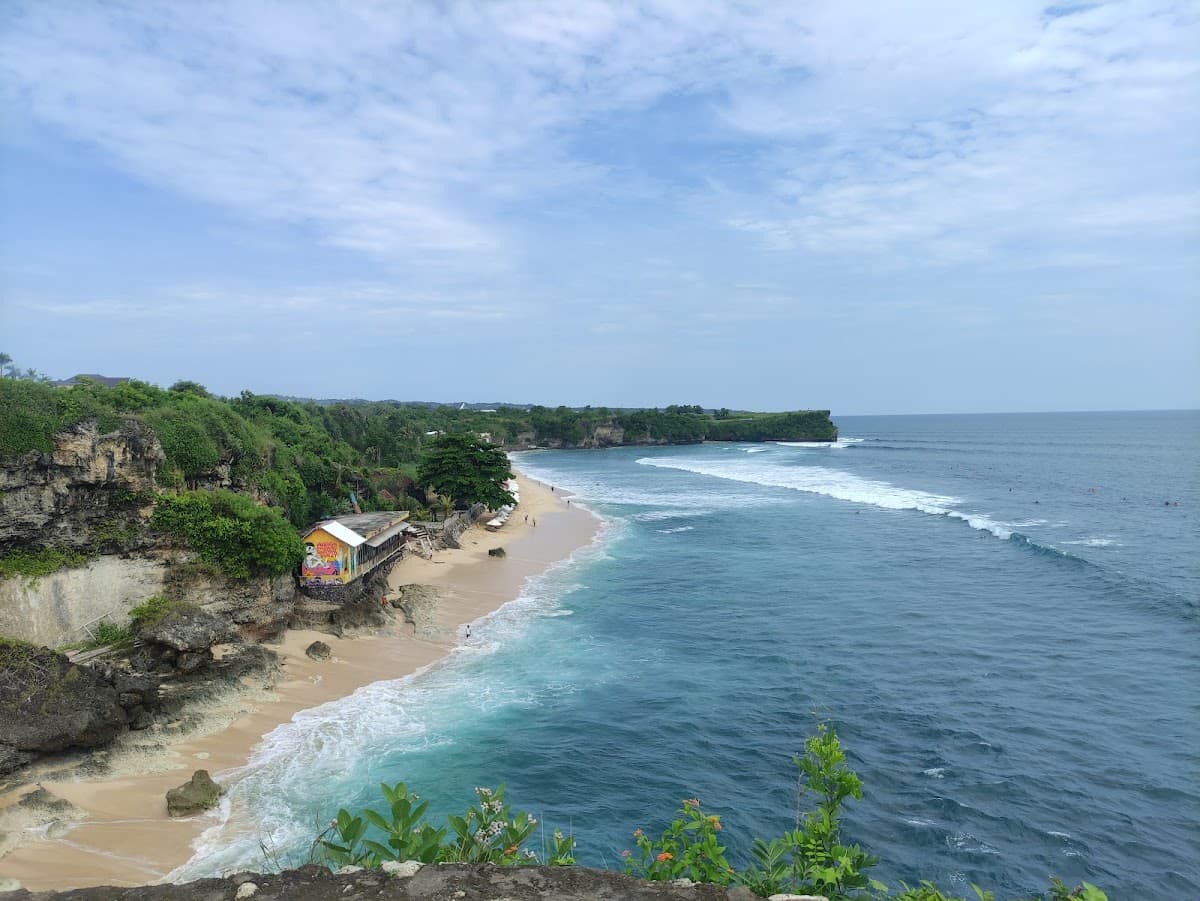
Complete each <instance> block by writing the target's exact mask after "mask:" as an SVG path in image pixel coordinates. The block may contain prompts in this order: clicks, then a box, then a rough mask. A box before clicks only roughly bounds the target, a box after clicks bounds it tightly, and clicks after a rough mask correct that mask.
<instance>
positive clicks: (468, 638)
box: [467, 623, 471, 641]
mask: <svg viewBox="0 0 1200 901" xmlns="http://www.w3.org/2000/svg"><path fill="white" fill-rule="evenodd" d="M470 640H471V624H470V623H467V641H470Z"/></svg>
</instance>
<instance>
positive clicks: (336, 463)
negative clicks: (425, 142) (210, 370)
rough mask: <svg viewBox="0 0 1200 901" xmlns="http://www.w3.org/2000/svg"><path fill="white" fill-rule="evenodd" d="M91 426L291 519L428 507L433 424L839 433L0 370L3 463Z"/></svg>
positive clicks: (736, 415) (775, 416)
mask: <svg viewBox="0 0 1200 901" xmlns="http://www.w3.org/2000/svg"><path fill="white" fill-rule="evenodd" d="M86 422H94V423H95V428H96V431H97V432H98V433H99V434H107V433H111V432H115V431H117V430H119V429H122V428H124V429H126V430H129V429H132V430H133V432H131V434H133V433H136V434H144V435H147V436H152V438H156V439H157V441H158V443H159V444H161V447H162V454H163V459H162V460H161V461H160V462H159V463H158V465H157V466H156V471H155V474H154V478H155V481H156V483H157V487H159V488H168V489H169V488H179V489H220V488H227V489H232V490H234V491H239V492H247V493H250V494H252V495H254V496H255V498H256V499H257V500H258V501H260V502H262V503H266V504H267V505H269V506H271V507H274V508H277V509H278V510H280V511H281V512H282V513H283V514H284V515H285V516H286V517H287V518H288V519H289V520H290V521H291V522H292V524H293V525H296V526H304V525H306V524H308V523H311V522H313V521H314V520H316V519H319V518H321V517H324V516H328V515H332V514H335V513H338V512H342V511H344V510H345V509H347V508H348V505H349V503H350V501H349V496H350V492H351V491H354V492H355V496H356V498H357V500H358V501H359V503H360V504H362V505H363V507H364V509H409V510H412V511H413V512H414V513H421V512H423V508H424V506H425V505H426V504H427V503H429V500H428V499H427V497H426V495H425V493H424V492H423V491H422V486H419V485H417V484H416V482H415V477H416V474H417V463H418V461H419V460H420V459H421V457H422V454H423V450H424V448H425V446H426V445H428V444H429V442H430V441H431V440H432V439H433V437H435V436H436V435H438V434H439V433H447V432H475V433H478V434H480V435H482V436H483V437H484V438H485V439H486V440H488V441H490V442H493V443H495V444H498V445H501V446H502V447H504V448H505V449H507V450H521V449H528V448H533V447H549V448H595V447H616V446H623V445H656V444H688V443H696V442H701V441H768V440H784V441H829V440H833V439H835V438H836V437H837V428H836V427H835V426H834V425H833V423H832V422H831V421H830V419H829V412H828V411H827V410H806V411H797V412H789V413H754V412H743V411H732V410H727V409H720V410H706V409H704V408H702V407H699V406H668V407H666V408H662V409H613V408H607V407H582V408H571V407H563V406H560V407H556V408H548V407H543V406H537V405H530V406H521V405H497V406H495V407H489V408H486V409H480V408H479V406H478V405H474V406H472V407H468V406H466V405H460V404H430V403H400V402H395V401H313V400H297V399H284V398H280V397H275V396H269V395H258V394H253V393H251V392H249V391H243V392H242V393H241V394H240V395H239V396H237V397H229V398H225V397H217V396H214V395H212V394H211V393H210V392H208V391H207V390H206V389H205V388H204V387H203V386H202V385H199V384H197V383H195V382H190V381H183V382H177V383H176V384H174V385H172V386H171V387H170V388H167V389H163V388H159V387H157V386H155V385H151V384H148V383H146V382H141V381H137V380H129V381H124V382H121V383H119V384H115V385H112V386H106V385H103V384H101V383H99V382H96V381H91V380H87V379H83V380H80V381H79V382H78V383H77V384H75V385H72V386H69V387H62V386H58V387H56V386H52V385H50V384H47V383H45V382H43V381H38V380H35V379H28V378H10V377H5V378H0V460H8V461H13V460H14V458H17V457H20V456H22V455H25V454H28V453H30V452H38V453H41V454H49V453H51V452H52V451H53V449H54V447H55V442H54V436H55V435H57V434H59V433H61V432H62V431H63V430H65V429H69V428H72V427H77V426H79V425H80V424H82V423H86ZM138 500H139V499H138V498H131V499H130V503H134V502H136V501H138ZM4 543H5V542H3V541H2V540H0V545H2V544H4Z"/></svg>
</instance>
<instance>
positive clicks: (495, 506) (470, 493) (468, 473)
mask: <svg viewBox="0 0 1200 901" xmlns="http://www.w3.org/2000/svg"><path fill="white" fill-rule="evenodd" d="M511 478H512V471H511V470H510V469H509V468H508V456H507V455H506V454H505V453H504V451H503V450H501V449H500V448H499V447H497V446H496V445H494V444H488V443H487V442H486V441H481V440H480V439H479V438H478V437H476V436H475V435H466V434H458V435H440V436H438V437H437V438H436V439H435V440H434V441H433V443H432V444H431V445H430V446H429V450H427V451H426V452H425V456H423V457H422V458H421V464H420V466H419V467H418V469H417V479H418V480H419V481H420V482H421V484H422V485H428V486H429V487H430V488H432V489H433V490H434V491H436V492H437V493H438V494H440V495H443V496H444V497H449V498H452V499H453V500H454V502H455V504H457V505H459V506H461V507H466V506H470V505H471V504H475V503H480V504H483V505H484V506H486V507H488V508H489V509H491V510H499V509H500V508H501V507H503V506H504V505H506V504H513V503H515V501H514V500H513V496H512V495H511V494H509V493H508V491H507V490H506V489H505V487H504V483H505V482H506V481H507V480H508V479H511Z"/></svg>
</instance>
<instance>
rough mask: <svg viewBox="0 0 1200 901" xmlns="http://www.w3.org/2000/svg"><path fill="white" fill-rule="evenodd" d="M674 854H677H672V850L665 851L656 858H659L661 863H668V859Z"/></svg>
mask: <svg viewBox="0 0 1200 901" xmlns="http://www.w3.org/2000/svg"><path fill="white" fill-rule="evenodd" d="M674 856H675V855H674V854H672V853H671V852H670V851H663V853H662V854H660V855H658V857H656V858H654V859H655V860H657V861H658V862H659V863H666V862H667V861H668V860H670V859H671V858H672V857H674Z"/></svg>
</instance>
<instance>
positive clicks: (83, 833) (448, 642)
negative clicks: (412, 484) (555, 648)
mask: <svg viewBox="0 0 1200 901" xmlns="http://www.w3.org/2000/svg"><path fill="white" fill-rule="evenodd" d="M517 475H518V479H519V481H520V485H521V504H520V506H519V507H518V508H517V510H516V512H515V513H514V515H513V517H512V518H511V519H510V521H509V522H508V523H507V524H506V525H505V526H504V528H503V529H501V530H500V531H498V532H494V533H493V532H488V531H487V530H486V529H485V528H484V527H483V524H482V521H481V522H479V523H477V524H476V525H475V526H473V527H472V528H471V529H469V530H468V531H467V532H465V533H463V535H462V537H461V539H460V543H461V545H462V547H461V549H457V550H444V551H438V552H436V553H435V554H434V556H433V558H432V559H424V558H421V557H417V556H415V555H410V556H409V557H407V558H406V559H404V560H403V561H401V562H400V563H399V564H397V565H396V566H395V567H394V568H393V570H392V572H391V574H390V577H389V584H390V586H391V588H392V589H396V588H398V587H399V586H401V585H406V584H414V583H415V584H424V585H432V586H435V587H437V588H438V590H439V591H440V593H441V599H440V601H439V602H438V604H437V606H436V608H435V612H434V614H433V621H432V622H431V623H428V624H425V627H424V628H423V629H421V630H420V634H417V632H416V631H415V630H414V627H413V626H412V625H411V624H406V623H405V621H404V618H403V616H402V615H400V613H399V611H397V616H396V619H395V622H394V624H393V625H391V626H389V627H386V628H385V629H383V630H381V632H380V633H379V634H372V635H362V636H357V637H353V638H336V637H334V636H331V635H328V634H325V633H319V632H313V631H291V632H288V633H287V635H286V636H285V639H284V641H283V642H282V644H280V645H277V646H275V650H276V651H277V652H278V653H279V655H280V659H281V661H282V663H283V667H282V673H283V675H282V676H281V677H280V678H279V680H278V681H277V682H276V683H275V684H274V685H272V686H255V685H250V686H247V687H246V690H245V692H243V693H238V694H235V695H231V696H230V697H228V698H226V699H224V700H221V701H218V702H216V703H214V705H213V708H212V709H211V710H209V711H207V712H206V716H205V722H204V725H203V726H202V727H201V728H199V729H197V730H193V731H192V732H190V733H189V734H187V735H181V736H180V737H179V738H178V739H177V740H172V739H171V737H170V731H169V730H166V731H161V730H155V731H154V733H153V734H152V735H150V734H147V733H130V734H129V735H128V736H127V737H126V738H127V741H125V742H122V743H121V744H120V745H119V746H118V747H117V748H116V749H115V750H114V751H113V752H112V754H111V755H110V760H109V763H110V767H109V771H108V772H107V773H106V774H105V775H103V776H100V777H92V778H86V777H80V776H78V775H72V774H71V773H70V772H63V773H50V772H46V773H44V774H43V775H39V777H38V778H41V779H42V780H43V781H42V785H43V787H44V788H45V789H46V790H47V791H49V792H50V793H52V794H53V795H55V796H57V797H59V798H62V799H64V800H66V801H68V802H70V804H72V805H74V806H75V807H76V808H77V809H78V811H79V813H78V814H76V815H75V816H76V819H75V825H70V824H69V823H59V824H57V825H55V826H53V827H51V828H50V829H49V830H47V829H46V828H45V826H42V827H40V828H31V829H25V830H23V831H22V830H21V825H20V818H19V817H12V816H8V817H6V818H5V823H6V827H7V829H8V833H9V834H8V836H7V838H6V840H5V841H6V844H7V845H8V846H9V847H12V850H10V851H9V852H8V853H7V854H6V855H5V856H4V857H2V858H0V877H9V878H13V879H17V880H19V881H20V882H21V883H22V885H24V886H25V887H26V888H29V889H31V890H43V889H66V888H77V887H82V886H90V885H142V884H147V883H153V882H157V881H160V880H162V879H164V878H165V877H166V876H167V874H169V873H170V872H171V871H172V870H174V869H175V868H176V867H178V866H180V865H181V864H183V863H184V862H185V861H187V860H188V859H189V858H190V857H191V856H192V842H193V841H194V840H195V839H196V838H197V837H198V836H199V834H200V833H201V832H202V831H203V830H204V829H205V828H206V827H208V826H209V825H211V824H212V823H213V822H214V820H213V815H212V814H207V815H201V816H196V817H190V818H184V819H171V818H170V817H168V816H167V813H166V803H165V800H164V796H165V794H166V792H167V790H168V789H171V788H174V787H175V786H177V785H179V784H180V783H182V782H184V781H186V780H187V778H188V777H189V776H190V775H191V773H192V771H193V770H195V769H200V768H203V769H207V770H208V771H209V772H210V773H212V774H213V776H214V778H216V780H217V781H218V782H221V781H222V779H221V774H222V773H223V772H226V771H229V770H232V769H234V768H237V767H240V766H242V765H243V764H245V763H246V762H247V761H248V760H249V759H250V757H251V755H252V754H253V752H254V749H255V747H256V746H257V745H258V744H259V742H260V741H261V739H262V737H263V736H264V735H266V734H267V733H268V732H270V731H271V730H272V729H274V728H275V727H276V726H278V725H280V724H282V723H286V722H288V721H289V720H291V718H292V717H293V716H294V715H295V714H296V713H297V712H298V711H301V710H304V709H307V708H310V707H315V706H317V705H319V704H322V703H325V702H327V701H331V700H334V699H337V698H341V697H345V696H347V695H350V694H352V693H353V692H354V691H355V690H356V689H358V688H360V687H362V686H365V685H368V684H370V683H372V682H376V681H379V680H383V679H395V678H399V677H401V676H404V675H407V674H410V673H412V672H415V671H416V670H418V669H420V668H421V667H423V666H427V665H429V664H431V663H433V662H435V661H437V660H439V659H441V658H442V657H444V656H445V655H446V654H447V653H448V651H449V650H450V649H452V648H453V647H454V646H455V645H456V644H457V643H458V641H459V635H460V634H461V629H462V627H463V626H464V625H465V624H467V623H470V622H472V621H474V620H476V619H478V618H480V617H482V616H484V615H486V614H488V613H490V612H492V611H494V610H496V609H498V608H499V607H501V606H503V605H504V604H505V603H506V602H508V601H510V600H512V599H514V598H516V597H517V596H518V595H519V593H520V591H521V587H522V586H523V585H524V583H525V581H526V580H527V579H528V578H529V577H531V576H533V575H536V574H538V573H540V572H542V571H544V570H545V569H546V568H547V567H548V566H550V565H551V564H553V563H555V562H558V561H560V560H563V559H565V558H567V557H569V556H570V555H571V553H572V552H574V551H575V550H576V549H578V548H580V547H583V546H585V545H587V544H588V543H589V542H591V541H592V539H593V538H594V537H595V535H596V532H597V529H598V526H599V521H598V520H597V519H596V517H594V516H593V515H592V514H590V513H588V512H587V511H585V510H582V509H580V508H579V507H578V506H574V507H573V506H570V505H569V504H568V503H567V501H566V498H565V496H564V495H562V494H561V493H557V492H553V491H551V489H550V488H549V487H548V486H544V485H541V484H539V483H537V482H535V481H534V480H532V479H530V478H527V477H525V476H524V475H522V474H520V473H518V474H517ZM526 517H528V519H529V522H528V523H527V522H526ZM533 522H536V523H537V525H536V527H535V526H534V525H533V524H532V523H533ZM496 547H503V548H504V549H505V551H506V556H505V557H503V558H496V557H490V556H489V555H488V550H489V549H491V548H496ZM318 638H319V639H320V640H322V641H324V642H326V643H328V644H329V645H330V646H331V648H332V656H331V658H330V659H329V660H324V661H314V660H311V659H309V658H308V657H307V656H305V654H304V649H305V648H306V647H307V646H308V645H309V644H310V643H311V642H312V641H314V640H316V639H318ZM32 789H33V786H26V787H25V788H22V789H19V790H17V791H16V792H13V793H10V796H8V797H6V798H0V815H3V814H5V813H9V814H11V810H9V811H6V810H5V808H9V807H11V805H13V804H15V803H16V802H17V801H18V800H19V798H20V797H21V796H23V795H24V794H26V793H28V792H29V791H30V790H32ZM235 815H236V811H235ZM13 846H15V847H13ZM0 847H3V846H0Z"/></svg>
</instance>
